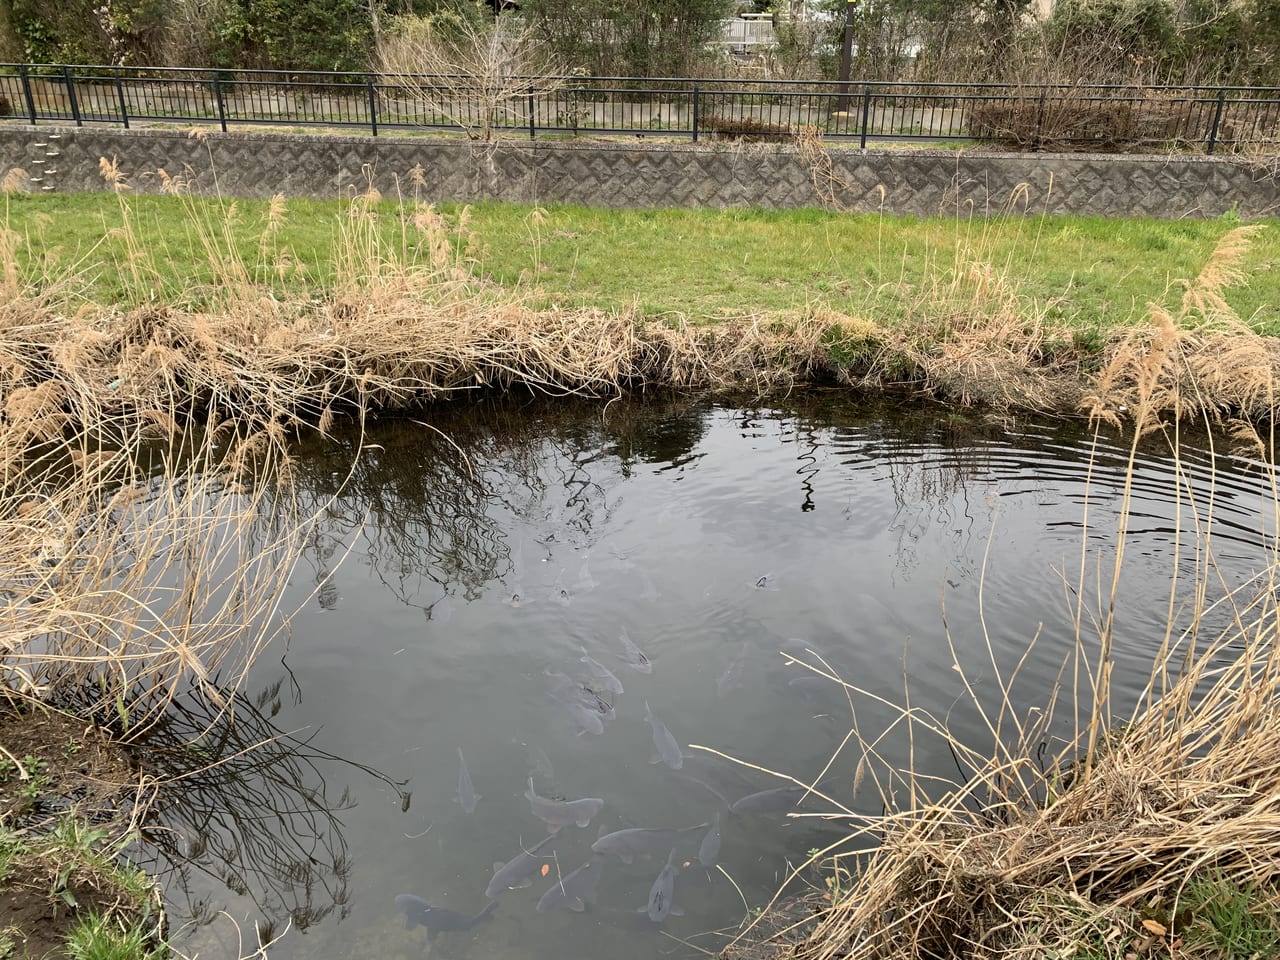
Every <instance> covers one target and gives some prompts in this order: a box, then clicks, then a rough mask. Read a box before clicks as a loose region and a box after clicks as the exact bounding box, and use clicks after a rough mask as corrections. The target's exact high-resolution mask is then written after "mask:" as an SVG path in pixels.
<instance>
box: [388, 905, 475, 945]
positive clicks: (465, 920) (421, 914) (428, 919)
mask: <svg viewBox="0 0 1280 960" xmlns="http://www.w3.org/2000/svg"><path fill="white" fill-rule="evenodd" d="M396 906H397V907H399V908H400V911H401V912H402V913H403V914H404V926H405V929H406V930H412V929H413V928H414V927H426V928H427V939H428V940H434V939H435V937H436V934H437V933H453V932H458V931H462V930H470V929H471V928H472V927H474V926H475V925H476V924H478V923H483V922H484V921H485V920H488V919H489V915H490V914H492V913H493V911H494V910H495V909H496V908H497V906H498V901H496V900H494V901H493V902H491V903H490V904H489V905H488V906H486V907H485V908H484V909H483V910H481V911H480V912H479V913H477V914H476V915H475V916H468V915H467V914H465V913H458V912H457V911H456V910H446V909H445V908H444V907H433V906H432V905H431V904H429V903H427V901H425V900H423V899H422V898H421V897H415V896H414V895H413V894H411V893H402V894H400V895H398V896H397V897H396Z"/></svg>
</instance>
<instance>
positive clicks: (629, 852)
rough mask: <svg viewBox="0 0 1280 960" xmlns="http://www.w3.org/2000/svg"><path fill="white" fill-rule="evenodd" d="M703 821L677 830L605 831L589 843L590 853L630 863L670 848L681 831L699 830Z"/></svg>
mask: <svg viewBox="0 0 1280 960" xmlns="http://www.w3.org/2000/svg"><path fill="white" fill-rule="evenodd" d="M705 826H706V824H705V823H699V824H697V825H696V826H692V827H682V828H681V829H679V830H673V829H660V828H653V827H630V828H628V829H626V830H615V831H613V833H606V834H604V835H603V836H601V837H600V838H599V839H598V840H596V842H595V843H593V844H592V845H591V852H592V853H599V854H610V855H612V856H615V857H617V858H618V859H619V860H621V861H622V862H623V863H631V861H632V860H634V859H635V858H636V857H638V856H639V857H647V856H650V855H652V854H654V853H658V852H660V851H661V850H662V848H663V847H667V848H668V849H670V848H671V845H672V844H674V843H675V842H676V841H677V840H678V839H679V837H680V834H682V833H689V832H691V831H694V830H701V829H702V828H703V827H705Z"/></svg>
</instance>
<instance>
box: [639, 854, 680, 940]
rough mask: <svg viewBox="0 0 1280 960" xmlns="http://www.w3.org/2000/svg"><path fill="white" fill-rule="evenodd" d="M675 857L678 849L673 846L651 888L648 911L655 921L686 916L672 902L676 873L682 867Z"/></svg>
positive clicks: (659, 921)
mask: <svg viewBox="0 0 1280 960" xmlns="http://www.w3.org/2000/svg"><path fill="white" fill-rule="evenodd" d="M675 859H676V851H675V848H672V850H671V852H670V853H669V854H667V865H666V866H665V867H663V868H662V872H661V873H659V874H658V879H656V880H654V881H653V886H652V887H650V888H649V906H648V908H647V910H646V912H647V913H648V914H649V919H650V920H652V921H653V922H654V923H661V922H662V921H663V920H665V919H667V917H683V916H684V911H683V910H681V909H680V908H679V907H677V906H676V905H675V904H674V903H672V902H671V897H672V895H673V894H674V893H675V887H676V873H677V872H678V871H679V869H680V868H679V867H677V866H676V864H675Z"/></svg>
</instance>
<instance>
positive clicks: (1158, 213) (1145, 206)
mask: <svg viewBox="0 0 1280 960" xmlns="http://www.w3.org/2000/svg"><path fill="white" fill-rule="evenodd" d="M829 155H830V158H831V166H830V170H829V172H826V173H819V174H818V175H817V177H816V180H817V185H816V186H815V175H814V170H813V168H812V167H811V166H810V165H809V164H807V163H805V162H804V160H803V159H802V158H801V156H800V154H799V152H798V150H797V149H796V148H795V147H793V146H790V145H787V146H777V145H746V146H743V145H733V144H727V143H705V144H704V143H698V144H692V143H688V144H671V143H653V142H647V141H644V140H632V141H603V142H601V141H581V140H576V141H555V140H538V141H534V142H527V141H523V142H522V141H516V140H512V141H502V142H499V143H497V144H496V145H493V146H491V147H489V148H485V147H483V146H478V145H476V144H473V143H470V142H468V141H464V140H461V139H454V138H446V137H368V136H364V137H345V136H344V137H338V136H302V135H291V134H281V133H261V134H242V133H233V134H223V133H214V132H207V133H206V132H201V133H199V134H194V135H192V134H188V133H187V132H185V131H176V130H155V129H142V130H117V129H94V128H88V127H86V128H55V127H28V126H16V125H12V126H11V125H4V126H0V176H3V175H4V174H5V173H6V172H7V171H9V170H11V169H12V168H15V167H17V168H21V169H22V170H24V171H26V173H27V174H29V176H30V177H31V178H32V181H33V182H32V183H31V186H30V189H33V190H45V191H83V190H103V189H107V184H106V183H105V181H104V180H103V178H102V176H101V174H100V172H99V159H100V158H103V157H106V158H114V159H115V160H116V161H117V162H118V163H119V167H120V169H121V171H122V172H124V173H125V175H126V176H127V178H128V182H129V183H130V185H131V186H132V188H133V189H134V190H138V191H152V192H153V191H158V190H160V189H161V184H162V179H163V178H162V177H161V176H160V174H159V173H158V171H159V170H161V169H163V170H164V171H166V173H167V174H169V175H170V176H173V175H179V176H184V177H187V178H188V179H189V180H190V185H191V189H192V192H194V193H211V192H215V191H217V192H220V193H221V194H223V195H224V196H237V197H269V196H271V195H272V194H275V193H283V194H286V195H288V196H306V197H335V196H340V195H342V194H343V193H351V192H355V191H361V190H364V189H365V188H366V186H367V185H368V184H369V182H370V181H372V183H373V184H374V185H375V186H376V187H377V188H378V189H379V190H380V191H381V192H382V193H383V194H384V195H388V196H394V195H395V192H396V190H397V189H401V190H402V191H404V192H406V193H408V192H412V189H413V188H412V186H411V185H410V181H411V179H412V178H413V176H414V175H413V171H414V170H415V168H420V172H421V181H422V183H423V184H424V186H422V187H421V188H420V191H419V193H420V195H421V196H424V197H426V198H428V199H431V200H437V201H477V200H508V201H514V202H520V203H561V202H564V203H581V204H588V205H591V206H602V207H746V206H755V207H772V208H785V207H804V206H821V205H824V203H825V204H827V205H829V204H830V202H831V201H832V199H834V200H836V201H837V202H838V203H839V204H840V206H841V207H843V208H845V209H849V210H858V211H876V210H881V209H883V210H885V211H886V212H890V213H904V214H919V215H929V214H937V213H947V212H951V213H954V212H959V213H961V214H964V215H968V214H969V213H970V211H976V212H978V213H995V212H999V211H1002V210H1005V209H1009V208H1012V209H1017V210H1026V211H1029V212H1031V213H1040V212H1050V213H1078V214H1100V215H1111V216H1116V215H1125V216H1132V215H1146V216H1153V217H1167V218H1177V217H1214V216H1217V215H1219V214H1221V213H1223V212H1224V211H1226V210H1230V209H1232V208H1235V209H1237V210H1238V211H1239V212H1240V214H1241V215H1242V216H1246V217H1256V216H1266V215H1280V178H1277V176H1276V175H1275V174H1274V173H1272V174H1268V173H1267V172H1266V171H1265V170H1263V169H1261V168H1259V167H1257V166H1250V165H1248V164H1245V163H1243V162H1240V161H1239V160H1236V159H1232V158H1219V157H1201V156H1127V155H1122V156H1099V155H1076V154H996V153H990V152H978V151H973V152H970V151H950V150H929V151H924V150H920V151H886V150H867V151H866V152H865V153H864V152H862V151H859V150H856V149H848V148H843V147H833V148H832V149H831V150H830V154H829Z"/></svg>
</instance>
